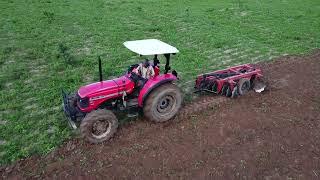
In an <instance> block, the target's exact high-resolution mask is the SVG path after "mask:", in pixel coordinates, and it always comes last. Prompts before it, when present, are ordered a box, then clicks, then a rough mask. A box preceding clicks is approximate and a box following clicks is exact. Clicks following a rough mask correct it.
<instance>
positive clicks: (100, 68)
mask: <svg viewBox="0 0 320 180" xmlns="http://www.w3.org/2000/svg"><path fill="white" fill-rule="evenodd" d="M98 61H99V79H100V82H102V81H103V79H102V65H101V57H100V56H98Z"/></svg>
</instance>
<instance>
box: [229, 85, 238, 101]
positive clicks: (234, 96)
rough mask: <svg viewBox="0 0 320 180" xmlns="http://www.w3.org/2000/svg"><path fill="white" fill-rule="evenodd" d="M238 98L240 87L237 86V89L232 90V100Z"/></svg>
mask: <svg viewBox="0 0 320 180" xmlns="http://www.w3.org/2000/svg"><path fill="white" fill-rule="evenodd" d="M238 96H239V94H238V87H237V86H235V87H234V88H233V90H232V95H231V98H236V97H238Z"/></svg>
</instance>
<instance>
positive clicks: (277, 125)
mask: <svg viewBox="0 0 320 180" xmlns="http://www.w3.org/2000/svg"><path fill="white" fill-rule="evenodd" d="M259 65H260V66H261V67H262V69H263V71H264V75H265V77H266V81H267V82H268V89H267V90H266V91H265V92H263V93H261V94H258V93H255V92H250V93H248V94H247V95H245V96H242V97H239V98H236V99H230V98H226V97H219V96H213V97H212V96H202V97H199V98H198V99H196V100H195V101H193V102H192V103H191V104H188V105H186V106H185V107H184V109H182V110H181V114H180V115H179V116H178V117H177V118H175V119H174V120H173V121H170V122H168V123H165V124H154V123H150V122H148V121H146V120H143V119H139V120H137V121H133V122H130V123H127V124H126V125H124V126H122V127H120V129H119V131H118V133H117V134H116V136H115V137H114V138H113V139H112V140H111V141H110V142H108V143H103V144H99V145H91V144H89V143H86V142H84V141H83V140H82V139H73V140H71V141H68V142H66V143H65V144H63V145H62V146H61V147H60V148H58V149H56V150H55V151H53V152H52V153H51V154H49V155H47V156H45V157H39V156H33V157H30V158H27V159H24V160H20V161H19V162H16V163H15V164H13V165H11V166H7V167H2V168H1V169H0V177H2V178H18V179H20V178H41V179H42V178H58V179H66V178H68V179H69V178H72V179H79V178H90V177H91V178H104V179H320V97H319V92H320V81H319V80H320V51H316V52H315V53H313V54H312V55H309V56H299V57H296V56H295V57H294V56H285V57H282V58H279V59H276V60H274V61H273V62H268V63H261V64H259Z"/></svg>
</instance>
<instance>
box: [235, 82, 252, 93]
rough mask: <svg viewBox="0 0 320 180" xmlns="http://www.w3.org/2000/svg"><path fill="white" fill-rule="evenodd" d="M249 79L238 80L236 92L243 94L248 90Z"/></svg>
mask: <svg viewBox="0 0 320 180" xmlns="http://www.w3.org/2000/svg"><path fill="white" fill-rule="evenodd" d="M250 87H251V85H250V79H247V78H242V79H240V80H239V82H238V93H239V95H244V94H246V93H247V92H248V91H249V90H250Z"/></svg>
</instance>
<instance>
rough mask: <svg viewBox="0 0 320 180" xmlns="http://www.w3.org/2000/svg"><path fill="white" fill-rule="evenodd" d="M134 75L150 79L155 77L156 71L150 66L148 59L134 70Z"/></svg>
mask: <svg viewBox="0 0 320 180" xmlns="http://www.w3.org/2000/svg"><path fill="white" fill-rule="evenodd" d="M134 73H136V74H138V75H140V76H141V77H143V78H144V79H150V78H152V77H153V76H154V75H155V73H154V69H153V67H152V66H151V65H150V63H149V60H148V59H146V60H145V61H144V62H143V63H140V64H139V66H138V67H137V68H136V69H135V70H134Z"/></svg>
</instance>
